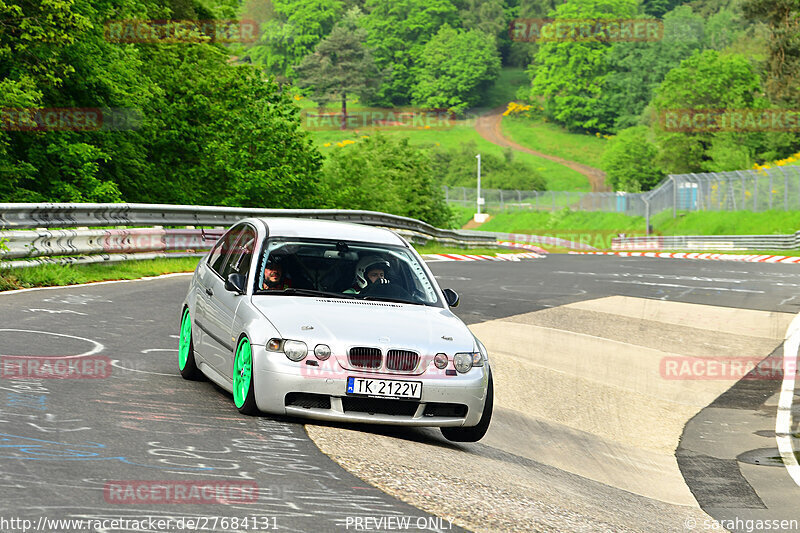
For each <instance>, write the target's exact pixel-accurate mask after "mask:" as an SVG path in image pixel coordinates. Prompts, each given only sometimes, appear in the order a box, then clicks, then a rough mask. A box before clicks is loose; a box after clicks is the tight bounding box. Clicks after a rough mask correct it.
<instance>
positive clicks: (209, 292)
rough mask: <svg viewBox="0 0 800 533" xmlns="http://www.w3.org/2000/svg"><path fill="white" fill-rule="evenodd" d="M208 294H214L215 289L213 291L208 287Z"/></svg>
mask: <svg viewBox="0 0 800 533" xmlns="http://www.w3.org/2000/svg"><path fill="white" fill-rule="evenodd" d="M206 294H208V295H209V296H214V291H212V290H211V289H210V288H206Z"/></svg>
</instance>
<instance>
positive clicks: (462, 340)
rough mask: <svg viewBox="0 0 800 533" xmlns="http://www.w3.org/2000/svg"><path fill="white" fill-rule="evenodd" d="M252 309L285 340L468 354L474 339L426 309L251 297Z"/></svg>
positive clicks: (444, 314)
mask: <svg viewBox="0 0 800 533" xmlns="http://www.w3.org/2000/svg"><path fill="white" fill-rule="evenodd" d="M253 304H254V305H255V306H256V307H257V308H258V309H259V310H260V311H261V312H262V313H263V314H264V315H265V316H266V317H267V319H269V321H270V322H272V324H273V325H274V326H275V328H277V330H278V332H279V333H280V335H281V337H283V338H285V339H296V340H302V341H305V342H307V343H308V344H309V347H310V348H313V346H314V345H315V344H314V343H324V344H328V345H329V346H330V347H331V348H332V349H333V351H334V353H343V352H344V350H346V349H347V348H349V347H352V346H377V347H386V348H388V349H391V348H397V349H407V350H415V351H418V352H419V353H420V354H430V355H432V354H435V353H438V352H444V353H447V354H450V355H452V354H453V353H456V352H465V351H472V350H473V349H474V347H475V340H474V337H473V335H472V333H471V332H470V331H469V329H468V328H467V326H465V325H464V323H463V322H462V321H461V320H460V319H459V318H458V317H456V316H455V315H454V314H453V313H452V312H451V311H450V310H448V309H443V308H441V307H430V306H425V305H411V304H400V303H394V302H380V301H374V300H372V301H365V300H356V299H353V300H351V299H337V298H315V297H299V296H254V297H253Z"/></svg>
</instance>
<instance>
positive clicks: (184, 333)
mask: <svg viewBox="0 0 800 533" xmlns="http://www.w3.org/2000/svg"><path fill="white" fill-rule="evenodd" d="M191 343H192V321H191V319H190V318H189V310H188V309H187V310H186V311H184V312H183V320H181V340H180V342H179V343H178V366H179V368H180V369H181V370H183V369H184V368H186V361H188V359H189V345H190V344H191Z"/></svg>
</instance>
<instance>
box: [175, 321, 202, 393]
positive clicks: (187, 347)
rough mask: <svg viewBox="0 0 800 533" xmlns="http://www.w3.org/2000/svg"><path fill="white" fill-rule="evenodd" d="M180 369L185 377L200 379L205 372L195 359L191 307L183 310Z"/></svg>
mask: <svg viewBox="0 0 800 533" xmlns="http://www.w3.org/2000/svg"><path fill="white" fill-rule="evenodd" d="M178 369H179V370H180V371H181V376H183V379H191V380H199V379H202V377H203V373H202V372H200V370H199V369H198V368H197V364H196V363H195V361H194V341H193V340H192V317H191V316H190V315H189V308H188V307H187V308H186V309H184V311H183V318H182V319H181V335H180V341H178Z"/></svg>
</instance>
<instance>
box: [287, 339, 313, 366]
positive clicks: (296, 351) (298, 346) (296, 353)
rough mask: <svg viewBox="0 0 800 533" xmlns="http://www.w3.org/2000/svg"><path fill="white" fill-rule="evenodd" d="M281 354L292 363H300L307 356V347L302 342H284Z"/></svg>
mask: <svg viewBox="0 0 800 533" xmlns="http://www.w3.org/2000/svg"><path fill="white" fill-rule="evenodd" d="M283 353H285V354H286V357H288V358H289V359H291V360H292V361H301V360H302V359H303V358H304V357H305V356H306V355H308V346H306V343H304V342H303V341H285V342H284V343H283Z"/></svg>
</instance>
